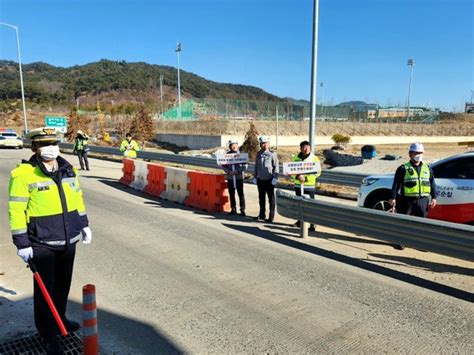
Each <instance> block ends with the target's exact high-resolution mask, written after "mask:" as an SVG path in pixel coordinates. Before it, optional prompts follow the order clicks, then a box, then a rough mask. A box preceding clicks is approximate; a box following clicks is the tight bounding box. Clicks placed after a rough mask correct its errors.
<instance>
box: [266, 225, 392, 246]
mask: <svg viewBox="0 0 474 355" xmlns="http://www.w3.org/2000/svg"><path fill="white" fill-rule="evenodd" d="M284 226H286V227H280V226H278V225H275V224H270V225H267V227H268V228H270V229H274V230H281V231H284V232H288V233H292V234H293V235H294V234H295V233H297V234H299V230H300V228H299V227H295V226H288V225H287V224H285V225H284ZM308 235H309V236H313V235H314V236H315V237H317V238H319V239H327V240H339V241H344V242H354V243H364V244H374V245H386V246H392V244H390V243H387V242H384V241H381V240H374V239H365V238H357V237H352V236H349V235H341V234H334V233H327V232H319V231H318V227H317V226H316V232H308Z"/></svg>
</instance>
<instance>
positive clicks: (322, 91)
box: [319, 81, 324, 117]
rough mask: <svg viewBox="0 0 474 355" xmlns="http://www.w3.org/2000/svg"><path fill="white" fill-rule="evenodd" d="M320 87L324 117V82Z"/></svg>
mask: <svg viewBox="0 0 474 355" xmlns="http://www.w3.org/2000/svg"><path fill="white" fill-rule="evenodd" d="M319 86H320V87H321V103H320V105H321V117H324V82H323V81H321V82H320V83H319Z"/></svg>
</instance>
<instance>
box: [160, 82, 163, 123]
mask: <svg viewBox="0 0 474 355" xmlns="http://www.w3.org/2000/svg"><path fill="white" fill-rule="evenodd" d="M160 102H161V114H162V115H163V74H160Z"/></svg>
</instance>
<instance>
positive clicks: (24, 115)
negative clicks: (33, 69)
mask: <svg viewBox="0 0 474 355" xmlns="http://www.w3.org/2000/svg"><path fill="white" fill-rule="evenodd" d="M0 25H4V26H7V27H10V28H13V29H14V30H15V33H16V48H17V52H18V66H19V70H20V86H21V102H22V104H23V120H24V124H25V133H27V132H28V122H27V119H26V104H25V89H24V86H23V71H22V69H21V53H20V36H19V35H18V27H16V26H14V25H10V24H8V23H5V22H0Z"/></svg>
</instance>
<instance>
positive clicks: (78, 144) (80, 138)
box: [73, 130, 90, 170]
mask: <svg viewBox="0 0 474 355" xmlns="http://www.w3.org/2000/svg"><path fill="white" fill-rule="evenodd" d="M88 141H89V136H88V135H87V134H86V133H84V132H83V131H82V130H78V131H77V135H76V139H75V141H74V148H73V153H75V154H77V156H78V158H79V164H80V165H81V170H84V163H85V167H86V169H87V170H89V160H88V159H87V152H88V151H89V149H90V148H89V142H88Z"/></svg>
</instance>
